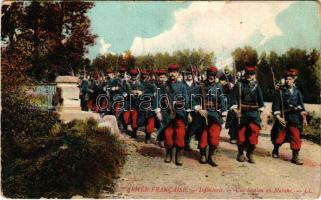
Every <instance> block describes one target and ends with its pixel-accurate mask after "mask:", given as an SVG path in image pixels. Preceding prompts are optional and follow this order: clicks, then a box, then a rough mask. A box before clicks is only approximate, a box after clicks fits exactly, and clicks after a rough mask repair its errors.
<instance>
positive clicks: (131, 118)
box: [123, 69, 143, 138]
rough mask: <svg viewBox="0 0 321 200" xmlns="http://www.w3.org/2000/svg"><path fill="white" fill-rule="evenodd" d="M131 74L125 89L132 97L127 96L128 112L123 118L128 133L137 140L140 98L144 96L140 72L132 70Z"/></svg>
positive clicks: (125, 112)
mask: <svg viewBox="0 0 321 200" xmlns="http://www.w3.org/2000/svg"><path fill="white" fill-rule="evenodd" d="M129 74H130V76H131V78H130V80H129V81H127V82H126V83H125V87H126V88H128V91H129V93H130V95H129V97H128V96H126V97H127V100H126V111H124V114H123V118H124V123H125V125H126V127H127V131H129V133H130V134H131V137H133V138H136V136H137V129H138V114H139V105H140V97H141V96H142V94H143V91H142V89H143V88H142V84H141V81H140V79H139V71H138V70H137V69H131V70H130V71H129Z"/></svg>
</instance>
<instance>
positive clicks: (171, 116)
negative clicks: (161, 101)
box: [164, 86, 176, 119]
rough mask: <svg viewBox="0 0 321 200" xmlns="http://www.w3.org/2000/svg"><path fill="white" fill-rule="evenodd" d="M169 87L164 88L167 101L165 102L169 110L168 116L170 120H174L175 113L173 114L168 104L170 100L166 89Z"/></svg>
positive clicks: (171, 107) (171, 106)
mask: <svg viewBox="0 0 321 200" xmlns="http://www.w3.org/2000/svg"><path fill="white" fill-rule="evenodd" d="M168 87H169V86H165V88H164V91H165V95H166V99H167V101H168V108H169V113H170V114H169V116H170V119H174V118H175V115H176V113H175V111H174V109H173V105H172V104H171V102H170V100H169V94H168V93H169V91H168V90H167V88H168Z"/></svg>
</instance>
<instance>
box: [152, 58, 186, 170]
mask: <svg viewBox="0 0 321 200" xmlns="http://www.w3.org/2000/svg"><path fill="white" fill-rule="evenodd" d="M168 72H169V80H168V81H167V82H166V83H165V87H164V89H163V91H162V92H161V94H163V95H164V96H162V97H164V98H168V101H169V102H168V107H167V108H162V109H167V110H168V112H169V116H170V120H169V122H168V123H167V124H166V125H165V127H166V128H165V129H164V136H165V148H166V157H165V160H164V161H165V162H166V163H170V162H171V161H172V154H173V149H174V148H176V153H175V163H176V165H179V166H181V165H183V162H182V153H183V152H182V150H183V148H184V145H185V140H184V138H185V126H186V122H187V116H186V111H185V110H186V107H187V105H188V96H187V89H186V86H185V85H184V83H183V82H181V81H178V77H179V65H178V64H171V65H170V66H169V67H168ZM159 112H160V111H158V114H159Z"/></svg>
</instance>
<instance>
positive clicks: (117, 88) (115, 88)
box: [111, 86, 119, 91]
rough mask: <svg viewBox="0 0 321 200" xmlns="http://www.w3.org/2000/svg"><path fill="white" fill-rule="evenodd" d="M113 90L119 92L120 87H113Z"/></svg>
mask: <svg viewBox="0 0 321 200" xmlns="http://www.w3.org/2000/svg"><path fill="white" fill-rule="evenodd" d="M111 90H112V91H116V90H119V87H118V86H115V87H111Z"/></svg>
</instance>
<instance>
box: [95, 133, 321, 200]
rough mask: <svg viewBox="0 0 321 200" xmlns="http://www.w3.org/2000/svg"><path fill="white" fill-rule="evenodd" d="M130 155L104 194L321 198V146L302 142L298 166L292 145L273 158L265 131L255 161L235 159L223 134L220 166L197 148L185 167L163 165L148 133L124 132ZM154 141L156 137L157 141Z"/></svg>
mask: <svg viewBox="0 0 321 200" xmlns="http://www.w3.org/2000/svg"><path fill="white" fill-rule="evenodd" d="M121 137H122V140H123V142H124V143H126V147H127V149H128V152H129V155H128V157H127V162H126V164H125V166H124V168H123V170H122V173H121V175H120V177H119V179H117V181H116V188H115V193H114V194H109V193H107V192H106V191H102V193H101V194H100V197H101V198H294V199H295V198H317V197H318V196H320V182H321V170H320V169H321V147H320V146H319V145H317V144H314V143H312V142H310V141H307V140H303V145H302V150H301V155H300V156H301V158H302V159H303V161H304V165H302V166H298V165H294V164H292V163H291V162H289V160H290V159H291V150H290V147H289V144H285V145H283V146H282V147H281V148H280V159H274V158H272V157H271V151H272V144H271V142H270V138H269V135H268V134H264V133H263V134H261V136H260V138H259V145H258V146H257V149H256V151H255V156H256V163H255V164H251V163H248V162H244V163H240V162H238V161H236V159H235V157H236V154H237V147H236V145H233V144H230V143H229V142H228V135H227V132H226V130H223V131H222V132H221V140H220V147H219V151H218V153H217V163H218V165H219V166H218V167H215V168H213V167H211V166H210V165H208V164H205V165H202V164H200V163H199V162H198V158H199V157H198V151H197V148H196V145H197V143H196V141H194V142H193V149H194V151H192V152H190V153H185V156H184V165H183V166H181V167H180V166H176V165H175V164H174V163H170V164H168V163H164V161H163V159H164V158H163V157H164V149H162V148H160V147H159V146H157V145H156V144H155V143H154V144H144V142H143V139H144V136H143V132H139V134H138V138H137V139H136V140H133V139H131V138H129V137H128V136H121ZM153 141H155V139H153Z"/></svg>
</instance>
